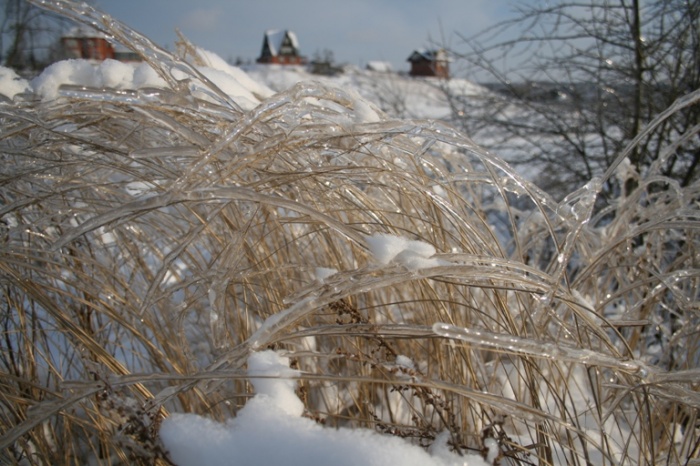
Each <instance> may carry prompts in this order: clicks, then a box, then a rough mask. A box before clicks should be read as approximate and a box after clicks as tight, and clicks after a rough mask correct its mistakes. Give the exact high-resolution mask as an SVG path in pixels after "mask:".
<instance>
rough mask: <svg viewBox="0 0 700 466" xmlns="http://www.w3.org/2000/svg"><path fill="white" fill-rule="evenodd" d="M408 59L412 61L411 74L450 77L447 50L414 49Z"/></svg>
mask: <svg viewBox="0 0 700 466" xmlns="http://www.w3.org/2000/svg"><path fill="white" fill-rule="evenodd" d="M408 61H409V62H411V71H410V73H409V74H410V75H411V76H436V77H438V78H449V77H450V67H449V61H450V60H449V58H448V56H447V51H446V50H444V49H439V50H426V49H418V50H416V51H414V52H413V53H412V54H411V56H410V57H408Z"/></svg>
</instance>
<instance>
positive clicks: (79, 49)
mask: <svg viewBox="0 0 700 466" xmlns="http://www.w3.org/2000/svg"><path fill="white" fill-rule="evenodd" d="M61 46H62V48H63V56H64V58H85V59H88V60H106V59H107V58H115V57H114V47H113V46H112V44H111V43H110V42H109V41H108V40H107V37H106V36H105V35H104V34H102V33H101V32H98V31H95V30H94V29H91V28H87V27H82V26H77V27H74V28H73V29H71V30H70V31H68V33H66V34H65V35H64V36H63V37H61Z"/></svg>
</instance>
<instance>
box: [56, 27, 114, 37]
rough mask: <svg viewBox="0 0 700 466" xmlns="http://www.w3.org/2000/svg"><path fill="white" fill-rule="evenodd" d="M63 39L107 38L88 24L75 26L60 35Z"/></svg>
mask: <svg viewBox="0 0 700 466" xmlns="http://www.w3.org/2000/svg"><path fill="white" fill-rule="evenodd" d="M62 37H63V38H64V39H107V36H106V35H105V34H103V33H101V32H100V31H98V30H97V29H93V28H91V27H89V26H84V25H80V26H75V27H73V28H71V29H69V30H68V32H66V33H65V34H63V36H62Z"/></svg>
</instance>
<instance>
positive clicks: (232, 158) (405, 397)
mask: <svg viewBox="0 0 700 466" xmlns="http://www.w3.org/2000/svg"><path fill="white" fill-rule="evenodd" d="M40 3H44V2H40ZM45 3H46V5H45V6H47V7H51V8H56V9H58V10H60V12H61V13H62V14H65V15H67V16H69V17H72V18H74V19H77V20H79V21H82V22H85V23H88V24H92V25H94V26H96V27H98V28H99V29H100V30H102V31H104V32H106V33H107V34H109V35H111V36H113V37H115V38H116V39H118V40H119V41H120V42H122V43H124V44H125V45H127V46H129V47H130V48H132V49H133V50H135V51H137V52H139V53H140V54H141V55H142V56H143V58H144V59H145V60H147V61H148V63H149V64H150V65H151V66H152V67H153V68H154V69H155V70H156V71H157V72H158V73H159V75H160V76H161V77H162V78H163V79H164V80H165V81H166V83H168V86H169V87H167V88H164V89H158V90H153V89H151V90H146V91H133V92H124V91H122V92H119V93H117V92H114V91H110V90H104V89H90V88H85V87H65V88H63V89H62V94H61V97H59V98H58V99H56V100H53V101H41V100H38V99H36V98H34V97H33V96H31V95H24V96H18V97H16V98H15V99H14V100H13V101H5V102H3V103H2V104H1V107H0V119H1V120H2V125H1V127H2V130H0V156H1V157H2V162H3V163H2V166H0V199H1V203H0V234H1V241H0V256H1V257H0V277H1V284H2V300H1V303H2V313H1V314H0V318H1V319H2V322H1V324H2V326H1V328H0V332H1V338H0V341H1V343H0V348H1V351H0V375H1V376H0V406H1V409H0V426H1V427H0V431H1V432H2V437H0V444H1V446H2V455H3V461H4V462H9V463H16V464H85V463H87V462H88V461H90V462H93V464H113V463H114V462H115V461H121V462H130V463H132V464H138V463H142V464H151V463H153V462H154V461H156V462H161V463H163V464H165V463H167V462H168V459H167V453H166V452H165V451H164V450H163V448H162V446H161V444H160V443H159V441H158V435H157V433H158V426H159V423H160V421H161V420H162V419H163V418H164V417H165V416H168V414H169V413H172V412H194V413H199V414H204V415H207V416H210V417H212V418H215V419H225V418H228V417H231V416H235V414H236V412H237V410H238V409H240V407H242V406H243V405H244V404H245V402H246V399H247V398H248V397H249V396H250V394H251V386H250V384H249V380H248V379H247V376H246V373H245V362H246V359H247V357H248V355H249V354H251V352H255V351H260V350H263V349H270V348H271V349H275V350H278V351H280V352H283V353H284V354H286V355H287V356H289V357H290V358H291V360H292V361H293V366H294V368H296V369H299V370H300V371H301V372H300V376H299V382H298V394H299V396H300V398H301V399H302V400H303V401H304V404H305V413H306V415H307V416H309V417H311V418H313V419H316V420H317V421H318V422H319V423H323V424H325V425H328V426H351V427H357V428H361V427H364V428H373V429H377V430H379V431H381V432H385V433H388V434H392V435H397V436H401V437H405V438H408V439H411V440H412V441H413V442H415V443H417V444H420V445H424V446H426V447H427V446H429V445H431V444H432V442H433V441H434V440H435V439H436V437H437V436H438V435H440V434H441V433H442V432H449V436H450V439H451V440H450V442H449V443H450V445H451V446H452V448H454V449H455V450H457V451H464V452H473V451H480V450H481V449H483V448H484V447H485V444H486V443H487V442H492V441H493V440H495V441H496V442H497V443H498V446H499V451H500V454H499V457H498V458H497V461H500V464H586V463H590V464H618V463H625V464H651V463H664V464H691V463H690V462H691V461H693V460H695V461H697V460H696V459H697V458H698V455H699V454H700V446H699V442H700V436H699V435H698V428H697V425H698V407H700V396H699V395H698V391H697V390H698V382H697V381H698V377H699V376H700V371H698V369H697V367H698V363H699V362H700V361H699V359H700V347H699V344H700V343H699V342H700V339H699V338H698V332H699V331H700V319H699V311H700V309H699V308H698V289H699V288H700V287H699V281H700V280H699V279H700V268H699V265H698V261H699V257H700V256H699V255H698V254H699V253H698V241H699V239H698V228H699V227H700V222H699V220H700V217H699V207H700V206H699V204H698V202H699V201H700V197H699V195H700V193H699V192H698V189H699V185H698V184H697V183H694V184H691V185H689V186H680V185H678V183H676V182H674V181H672V180H670V179H667V178H664V177H663V176H662V174H661V173H660V171H659V170H656V169H655V168H654V167H652V168H651V169H650V170H649V172H648V173H641V174H640V173H635V172H633V171H631V170H629V169H626V168H625V167H627V165H626V163H625V160H626V159H625V155H626V154H624V153H623V154H620V157H619V158H618V160H617V161H616V162H615V163H614V164H613V165H612V166H611V168H610V170H609V171H608V173H606V174H605V175H604V176H602V177H600V178H596V179H593V180H591V182H590V183H589V184H587V185H586V186H584V187H580V188H578V189H573V190H572V193H571V194H570V195H569V196H568V197H567V198H566V199H564V200H563V201H561V202H555V201H554V200H553V199H552V198H550V197H549V196H548V195H547V194H546V193H544V192H541V191H540V190H538V189H537V188H536V187H535V186H533V185H531V184H530V183H529V182H528V181H526V180H525V179H523V178H522V177H520V176H519V175H518V174H517V173H516V172H514V171H513V170H512V169H511V168H509V167H508V166H507V165H506V164H505V163H504V162H502V161H501V160H500V159H499V158H498V157H496V156H495V155H493V154H490V153H488V152H486V151H484V150H483V149H481V148H480V147H478V146H476V145H475V144H474V143H473V142H472V141H471V140H470V139H469V138H468V136H467V135H464V134H460V133H459V132H457V131H456V130H454V129H452V128H451V127H449V126H446V125H444V124H442V123H439V122H434V121H411V120H395V119H391V118H388V117H387V116H386V115H384V114H382V113H381V112H379V111H378V110H377V109H376V108H374V107H373V106H372V105H371V103H368V102H366V101H364V100H363V99H362V98H360V97H359V96H358V95H356V94H354V93H352V92H350V91H345V90H341V89H335V88H330V87H326V86H324V85H321V84H318V83H301V84H298V85H296V86H295V87H293V88H291V89H289V90H287V91H285V92H281V93H278V94H276V95H274V96H272V97H270V98H268V99H265V100H262V101H261V103H260V104H259V105H258V106H257V107H255V108H253V109H252V110H243V109H242V108H241V107H239V106H238V105H237V104H236V102H235V101H234V99H232V98H231V97H230V96H227V95H225V94H224V93H223V92H222V91H220V90H219V89H218V88H216V86H215V85H213V84H212V83H211V82H210V81H208V80H207V79H206V78H205V77H204V76H203V75H202V74H201V73H200V72H199V71H198V68H197V66H196V65H197V64H198V56H197V49H196V48H194V47H192V46H191V45H188V44H185V45H187V46H186V47H184V48H183V49H182V50H183V52H182V53H181V54H180V55H179V56H174V55H171V54H169V53H168V52H165V51H163V50H161V49H159V48H158V47H156V46H155V45H153V44H152V43H150V42H149V41H148V40H147V39H145V38H143V37H142V36H140V35H138V34H137V33H135V32H133V31H131V30H129V29H128V28H126V27H125V26H124V25H122V24H120V23H118V22H115V21H113V20H112V19H111V18H109V17H107V16H105V15H103V14H101V13H99V12H96V11H95V10H93V9H92V8H90V7H88V6H85V5H82V6H76V5H75V4H72V3H68V2H56V1H54V2H45ZM699 101H700V94H698V92H695V93H694V94H691V95H689V96H687V97H686V98H684V99H681V100H680V101H679V102H678V103H677V104H676V105H675V106H674V107H673V108H671V109H669V111H668V112H667V113H665V114H663V115H661V116H660V117H659V118H658V119H657V120H656V121H654V122H651V123H650V126H649V127H650V128H651V127H653V125H656V124H663V123H664V121H667V120H668V118H670V117H671V116H672V115H673V112H674V111H678V110H679V109H681V108H684V107H687V106H690V105H698V102H699ZM697 140H698V128H697V127H696V128H695V132H694V133H693V134H682V135H679V136H678V140H677V141H675V142H672V143H670V144H669V147H668V150H667V151H666V154H665V156H666V157H672V155H673V151H674V147H675V146H674V144H697ZM633 148H634V143H633V144H632V145H631V146H630V150H632V149H633ZM616 177H617V178H619V179H620V180H621V181H622V182H624V183H627V185H628V186H634V189H632V190H631V191H630V192H627V193H624V194H620V196H619V197H618V198H615V199H608V200H606V202H605V203H604V204H603V203H602V202H601V201H600V199H599V198H598V196H597V194H598V192H599V190H600V187H601V185H602V183H606V182H608V181H610V180H613V179H616ZM572 188H576V187H572Z"/></svg>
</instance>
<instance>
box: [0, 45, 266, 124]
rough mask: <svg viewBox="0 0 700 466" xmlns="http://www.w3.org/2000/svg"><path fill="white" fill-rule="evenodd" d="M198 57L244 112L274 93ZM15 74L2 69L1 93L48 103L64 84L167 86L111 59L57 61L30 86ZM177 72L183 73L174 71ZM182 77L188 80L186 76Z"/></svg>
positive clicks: (142, 69)
mask: <svg viewBox="0 0 700 466" xmlns="http://www.w3.org/2000/svg"><path fill="white" fill-rule="evenodd" d="M197 57H198V58H199V60H200V61H201V62H202V63H204V66H199V67H198V70H199V71H200V72H201V73H202V74H203V75H204V76H205V77H206V78H207V79H209V80H210V81H211V82H212V83H214V84H215V85H216V86H217V87H219V89H221V90H222V91H223V92H224V93H226V94H227V95H229V96H231V97H232V98H233V100H234V101H235V102H236V103H237V104H238V105H240V106H241V108H243V109H244V110H250V109H252V108H254V107H256V106H257V105H258V104H260V102H261V101H262V100H264V99H266V98H267V97H270V96H271V95H273V94H274V91H272V90H271V89H270V88H268V87H267V86H265V85H264V84H260V83H258V82H256V81H254V80H253V79H251V78H250V77H249V76H248V75H247V74H246V73H245V72H244V71H243V70H241V69H240V68H237V67H235V66H231V65H229V64H228V63H226V61H224V60H223V59H221V58H220V57H219V56H217V55H216V54H214V53H212V52H207V51H206V50H201V49H197ZM3 70H4V71H3ZM13 73H14V72H13V71H12V70H8V69H7V68H3V69H1V70H0V93H2V94H5V95H7V96H8V97H12V96H14V95H15V94H16V93H17V92H22V91H23V90H29V91H33V92H34V93H36V94H37V95H38V96H39V97H40V98H41V99H42V100H45V101H49V100H53V99H56V98H58V97H59V87H60V86H61V85H63V84H70V85H76V86H88V87H93V88H109V89H119V90H125V89H130V90H136V89H142V88H145V87H155V88H165V87H167V84H166V82H165V81H164V80H163V79H162V78H161V77H160V76H159V75H158V73H156V71H155V70H154V69H153V68H151V67H150V66H149V65H148V64H147V63H123V62H119V61H116V60H111V59H107V60H104V61H102V62H97V63H96V62H94V61H91V60H80V59H77V60H63V61H60V62H56V63H54V64H52V65H50V66H49V67H47V68H46V69H45V70H44V71H43V72H42V73H41V74H40V75H39V76H37V77H36V78H34V79H33V80H32V81H31V82H30V83H27V82H26V81H24V80H19V81H18V80H17V79H16V75H13ZM174 73H175V74H180V73H182V72H181V71H178V70H175V71H174ZM176 77H178V76H176ZM182 77H183V78H184V77H185V76H184V74H183V76H182ZM22 86H24V87H22ZM194 95H195V96H196V97H199V98H202V99H207V98H208V96H207V95H206V94H205V93H201V92H197V91H195V93H194Z"/></svg>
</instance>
